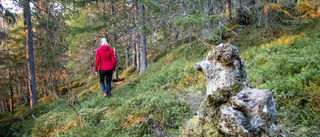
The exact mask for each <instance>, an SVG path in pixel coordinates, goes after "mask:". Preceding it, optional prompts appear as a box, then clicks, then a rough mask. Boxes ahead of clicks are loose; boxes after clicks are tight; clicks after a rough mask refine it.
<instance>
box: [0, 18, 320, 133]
mask: <svg viewBox="0 0 320 137" xmlns="http://www.w3.org/2000/svg"><path fill="white" fill-rule="evenodd" d="M256 31H258V30H257V28H250V29H243V30H242V31H240V32H239V34H238V35H239V37H237V38H234V40H233V41H232V42H231V44H233V45H235V46H237V47H239V50H240V57H241V58H242V59H243V60H244V62H245V67H246V71H247V76H248V80H249V83H250V85H251V86H253V87H257V88H260V89H268V90H270V91H272V92H273V95H274V98H275V101H276V107H277V112H278V117H277V121H278V125H279V126H280V127H281V128H283V129H284V130H285V132H286V133H287V134H288V136H297V137H298V136H320V125H319V123H320V118H319V114H320V112H319V110H320V109H319V103H320V102H319V100H318V99H319V96H320V56H319V55H320V54H319V51H320V46H319V45H320V27H319V25H318V24H317V25H313V26H310V27H308V28H306V29H304V30H303V31H295V32H290V31H289V32H288V31H286V32H283V33H279V34H278V36H274V37H272V38H270V37H269V38H268V40H265V39H266V38H265V35H264V34H257V33H256ZM260 31H261V30H260ZM211 49H212V47H211V46H207V45H206V44H203V43H202V42H201V41H197V40H196V41H193V42H191V43H187V44H183V45H180V46H178V47H175V48H172V49H170V51H169V52H167V53H166V54H159V55H157V56H153V58H154V59H153V62H149V63H148V68H147V70H146V71H145V72H144V73H142V74H141V75H140V74H138V73H137V72H136V71H135V68H133V67H130V68H127V69H126V70H124V71H122V73H121V75H120V76H119V77H120V79H123V81H118V82H114V83H113V90H112V97H111V98H110V99H108V98H106V97H103V95H102V92H101V91H100V87H99V83H98V80H97V77H96V76H79V78H77V80H73V81H74V83H73V85H80V86H77V87H74V90H75V93H76V94H77V97H78V100H79V102H80V104H81V106H80V105H77V104H75V108H76V110H77V111H78V113H79V114H80V115H81V116H82V120H83V122H84V126H85V129H83V128H82V126H81V124H80V122H79V119H78V117H77V116H76V114H75V113H74V111H73V110H72V109H71V108H70V107H69V106H67V96H65V95H64V96H62V97H60V98H58V99H55V100H53V99H51V97H46V98H41V99H40V100H39V106H38V107H37V108H35V109H33V111H32V113H33V114H34V115H35V116H36V118H37V120H34V119H32V117H31V116H30V114H29V113H28V110H27V108H26V106H25V105H21V106H15V107H16V109H15V110H16V111H15V114H14V115H13V116H12V115H11V114H10V113H1V114H0V131H1V132H0V136H179V134H180V132H181V131H180V129H181V128H182V127H183V126H184V124H185V123H186V122H187V121H188V120H189V119H191V118H192V117H194V116H195V115H196V111H197V108H198V106H199V105H200V103H201V102H202V100H203V98H204V96H205V92H206V78H205V76H203V74H202V73H201V72H198V71H195V70H194V69H193V64H194V63H196V62H199V61H201V60H204V59H205V57H206V55H207V53H208V52H209V51H210V50H211ZM124 78H125V79H124ZM75 83H78V84H75Z"/></svg>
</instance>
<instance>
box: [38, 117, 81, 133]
mask: <svg viewBox="0 0 320 137" xmlns="http://www.w3.org/2000/svg"><path fill="white" fill-rule="evenodd" d="M77 123H78V118H77V117H76V116H75V114H72V113H71V114H68V113H57V112H49V113H47V114H45V115H43V116H41V117H40V118H38V119H37V121H36V123H35V125H34V127H33V128H32V135H33V136H37V137H44V136H50V135H51V134H52V133H54V132H65V131H66V130H70V129H72V128H75V127H77V126H78V124H77Z"/></svg>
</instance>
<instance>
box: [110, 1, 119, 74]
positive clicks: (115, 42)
mask: <svg viewBox="0 0 320 137" xmlns="http://www.w3.org/2000/svg"><path fill="white" fill-rule="evenodd" d="M111 14H112V19H113V21H115V11H114V6H113V0H111ZM112 30H113V31H112V33H113V51H114V56H115V58H116V68H115V74H114V75H115V77H116V79H117V80H118V79H119V77H118V68H119V66H118V55H117V50H116V45H117V35H116V33H115V30H114V23H112Z"/></svg>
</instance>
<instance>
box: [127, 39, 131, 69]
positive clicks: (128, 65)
mask: <svg viewBox="0 0 320 137" xmlns="http://www.w3.org/2000/svg"><path fill="white" fill-rule="evenodd" d="M129 50H130V48H129V43H127V44H126V68H129V67H130V57H129Z"/></svg>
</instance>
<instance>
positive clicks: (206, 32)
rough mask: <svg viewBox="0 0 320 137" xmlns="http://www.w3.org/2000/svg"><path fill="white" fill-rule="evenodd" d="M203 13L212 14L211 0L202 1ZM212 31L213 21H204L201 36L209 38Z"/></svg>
mask: <svg viewBox="0 0 320 137" xmlns="http://www.w3.org/2000/svg"><path fill="white" fill-rule="evenodd" d="M203 13H204V15H207V16H211V15H213V0H206V1H205V2H204V3H203ZM212 31H213V22H211V21H206V22H205V27H204V28H203V29H202V30H201V37H202V38H203V39H205V40H207V39H209V36H210V33H212Z"/></svg>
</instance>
